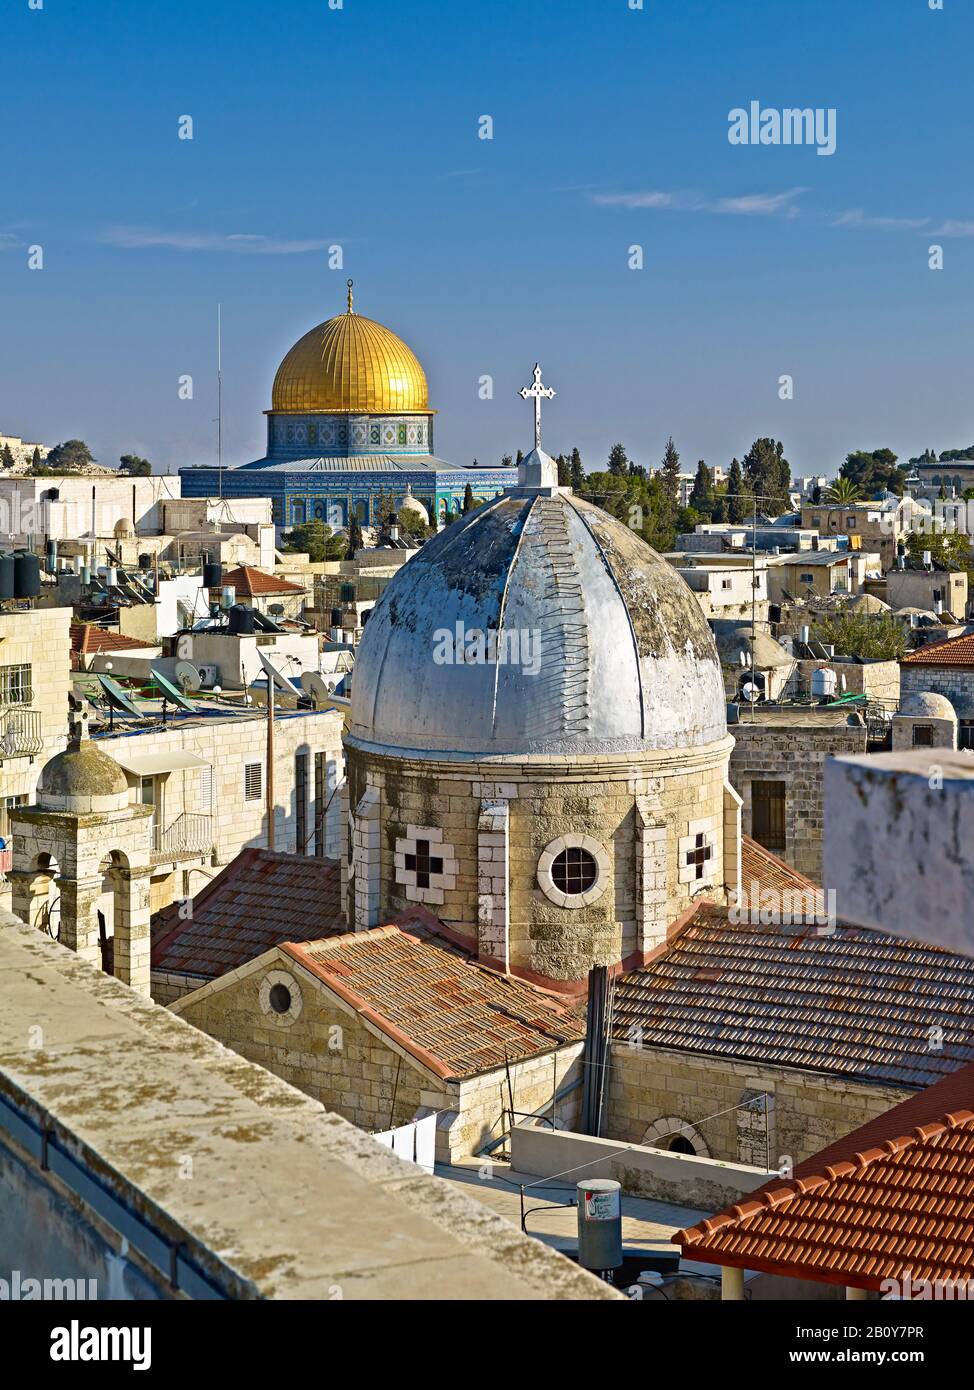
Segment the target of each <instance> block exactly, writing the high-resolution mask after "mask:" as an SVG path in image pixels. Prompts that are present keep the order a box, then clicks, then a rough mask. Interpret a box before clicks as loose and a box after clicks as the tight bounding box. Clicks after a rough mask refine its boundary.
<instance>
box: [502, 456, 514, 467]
mask: <svg viewBox="0 0 974 1390" xmlns="http://www.w3.org/2000/svg"><path fill="white" fill-rule="evenodd" d="M513 464H514V460H513V459H512V458H511V456H510V454H505V455H504V457H503V458H502V459H501V468H511V467H512V466H513Z"/></svg>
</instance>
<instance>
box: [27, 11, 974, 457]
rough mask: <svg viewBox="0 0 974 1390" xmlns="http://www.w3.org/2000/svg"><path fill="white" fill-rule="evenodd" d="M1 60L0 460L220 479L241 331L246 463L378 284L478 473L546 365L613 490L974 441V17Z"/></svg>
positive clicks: (515, 23)
mask: <svg viewBox="0 0 974 1390" xmlns="http://www.w3.org/2000/svg"><path fill="white" fill-rule="evenodd" d="M0 51H2V52H3V53H4V54H5V57H6V61H5V63H4V83H3V104H4V108H5V118H4V121H3V123H2V127H0V168H2V170H3V179H2V188H3V196H2V198H0V432H7V433H14V434H20V435H23V436H24V437H27V438H32V439H34V438H39V439H41V440H44V441H46V442H56V441H57V440H59V439H62V438H68V437H72V436H79V437H81V438H84V439H87V440H88V442H89V443H90V444H91V445H92V447H93V449H94V451H95V453H96V455H97V456H98V457H99V459H100V460H102V461H103V462H106V463H114V462H115V461H116V460H117V456H118V455H119V454H120V453H122V452H136V453H141V454H144V455H146V456H147V457H149V458H151V459H152V460H153V461H154V463H155V464H156V466H157V468H162V469H173V468H176V467H178V466H179V465H180V464H183V463H201V462H209V461H211V460H213V459H214V458H215V450H216V427H215V424H214V423H213V420H214V416H215V415H216V393H215V368H214V356H215V319H216V304H217V302H218V301H222V304H223V318H224V375H225V390H224V409H225V429H224V440H225V458H226V460H227V461H228V462H239V463H242V462H246V461H247V460H249V459H251V458H254V457H257V456H259V455H260V454H261V453H262V452H263V431H264V421H263V416H262V414H261V411H262V410H263V409H265V408H266V407H267V406H268V405H269V404H270V386H271V381H272V378H273V374H274V370H275V368H276V366H277V363H278V361H279V360H280V358H281V357H282V356H283V355H284V353H285V352H286V350H287V349H288V347H289V346H290V345H291V343H292V342H293V341H294V340H295V339H297V338H298V337H299V336H300V335H301V334H302V333H303V332H305V331H306V330H307V329H308V328H309V327H311V326H312V325H313V324H314V323H317V322H319V321H320V320H322V319H324V318H328V317H330V316H331V315H332V314H333V313H337V312H339V311H340V310H341V309H342V308H343V305H344V288H343V287H344V281H345V279H346V277H347V276H349V275H351V276H353V277H354V279H355V282H356V308H357V309H358V310H360V311H361V312H362V313H364V314H367V315H369V316H370V317H374V318H377V319H378V320H380V321H381V322H383V323H386V324H388V325H389V326H390V327H391V328H393V329H394V330H395V331H397V332H398V333H400V334H401V335H402V336H403V337H404V338H405V339H406V341H407V342H408V343H409V344H410V345H411V346H412V347H413V349H414V350H415V351H416V352H417V354H418V355H419V357H420V359H421V361H422V362H423V364H424V366H425V368H426V371H427V375H428V377H429V382H430V393H431V401H432V404H433V405H434V406H436V407H437V408H438V409H439V411H440V414H439V416H438V420H437V435H436V445H437V452H438V453H439V454H440V455H441V456H443V457H446V458H449V459H454V460H457V461H459V462H469V461H471V460H472V459H473V458H474V457H476V458H478V459H479V460H480V461H481V462H486V461H493V460H497V459H499V458H500V456H501V455H502V454H503V453H504V452H508V451H513V450H514V449H516V448H517V447H518V446H519V445H520V446H522V447H525V448H527V447H529V446H530V442H531V438H530V435H531V416H530V409H529V407H528V406H526V405H524V404H523V403H522V402H520V401H519V400H518V399H517V398H516V396H515V394H514V393H515V391H516V389H517V388H518V387H519V386H521V385H523V384H525V383H526V382H528V381H529V380H530V372H531V367H532V365H533V363H534V361H535V359H536V358H539V359H540V360H541V363H542V366H543V369H544V375H545V379H546V381H547V382H549V384H551V385H553V386H554V387H555V388H556V390H557V391H558V396H557V398H556V400H555V401H554V402H553V403H552V404H551V405H550V406H549V407H548V408H547V410H546V425H545V446H546V447H547V448H548V449H549V450H550V451H551V452H553V453H557V452H559V451H561V450H563V449H569V448H571V447H572V446H573V445H576V444H577V445H578V447H579V448H580V449H581V450H582V455H583V458H584V460H585V463H586V466H587V467H588V468H589V469H592V468H595V467H599V466H601V465H602V463H603V461H604V458H605V455H606V453H607V452H608V449H609V447H610V445H611V444H613V443H614V442H615V441H616V440H621V441H622V442H623V443H624V444H625V445H626V446H627V448H628V450H629V452H630V455H631V456H632V457H634V458H636V459H637V460H638V461H640V462H642V463H647V464H654V463H656V462H657V461H658V459H659V456H660V455H661V453H662V449H663V445H664V443H665V440H666V437H667V435H669V434H670V433H672V434H673V436H674V437H675V439H676V442H677V446H678V448H679V449H680V452H681V455H682V457H683V459H684V462H685V464H686V466H688V467H690V466H692V465H693V463H694V462H695V461H696V459H698V458H701V457H703V458H706V459H707V461H708V462H709V463H711V464H723V465H726V464H727V463H728V462H729V460H730V458H731V456H732V455H733V454H735V453H736V454H738V455H740V454H741V453H742V452H744V451H745V450H746V449H747V447H748V445H749V444H750V442H751V440H752V439H753V438H754V437H755V436H756V435H759V434H773V435H775V436H777V437H780V438H781V439H783V440H784V442H785V446H786V454H787V456H788V457H789V459H790V461H791V463H792V466H793V470H794V471H796V472H818V471H825V472H832V471H834V469H835V468H836V466H837V465H838V463H839V462H840V461H841V459H842V457H844V455H845V453H846V452H847V451H848V450H849V449H853V448H876V447H880V446H889V447H891V448H893V449H894V450H895V451H896V452H897V453H899V454H900V455H901V456H902V457H907V456H908V455H910V454H915V453H917V452H919V450H920V449H921V448H922V447H924V446H925V445H927V444H930V445H933V446H934V447H936V448H938V449H942V448H949V447H955V446H960V445H966V444H969V443H971V442H972V441H974V405H972V392H971V385H970V375H971V334H970V317H971V316H970V309H969V306H970V299H971V291H972V288H974V185H972V180H971V178H970V172H971V169H972V144H974V121H972V119H971V115H970V105H971V102H970V55H971V53H972V52H974V6H972V5H971V4H970V3H968V0H944V8H943V10H942V11H931V10H930V9H929V5H928V0H785V2H783V0H644V7H643V9H642V10H635V11H633V10H630V9H629V0H530V3H529V2H528V0H498V2H497V3H489V0H477V2H476V3H463V4H460V3H456V0H454V3H451V4H449V5H448V4H447V3H445V0H437V2H436V3H434V0H344V3H343V7H342V9H340V10H331V9H329V8H328V2H327V0H260V3H258V2H257V0H195V3H187V0H166V2H165V3H163V0H151V3H150V2H149V0H140V3H139V4H134V3H132V2H131V0H44V7H43V9H42V10H39V11H37V10H31V9H29V7H28V0H7V3H6V4H5V5H4V7H3V12H2V15H0ZM752 100H757V101H760V102H761V104H762V106H764V107H778V108H781V107H823V108H829V107H834V108H835V109H836V112H837V126H836V130H837V147H836V152H835V154H834V155H832V156H831V157H822V156H819V155H817V154H816V151H815V149H814V148H809V147H782V146H754V147H751V146H747V147H737V146H732V145H731V144H730V143H729V142H728V139H727V132H728V113H729V112H730V111H731V109H732V108H735V107H739V106H744V107H746V106H747V105H748V103H749V102H750V101H752ZM186 114H189V115H191V116H192V118H193V122H194V139H193V140H192V141H181V140H179V139H177V123H178V119H179V117H180V116H182V115H186ZM484 114H489V115H490V116H492V118H493V122H494V138H493V140H490V141H485V140H481V139H478V118H479V117H480V116H481V115H484ZM336 242H337V243H340V244H341V245H342V246H343V248H344V269H343V270H341V271H336V270H330V269H329V268H328V261H327V251H326V249H325V248H327V247H328V246H329V245H331V244H332V243H336ZM934 243H936V244H940V245H942V246H943V248H944V258H945V264H944V269H943V270H942V271H931V270H930V269H928V247H929V246H930V245H931V244H934ZM633 244H639V245H641V246H642V247H643V253H644V262H645V264H644V269H643V270H641V271H633V270H630V269H629V268H628V265H627V258H628V248H629V247H630V246H631V245H633ZM29 245H41V246H43V249H44V269H43V270H42V271H30V270H28V269H27V249H26V248H27V247H28V246H29ZM185 373H189V374H191V375H192V376H193V378H194V383H195V390H194V399H193V400H192V401H180V400H179V399H178V396H177V386H178V379H179V377H180V376H181V375H182V374H185ZM487 373H489V374H490V375H492V376H493V378H494V386H495V392H494V399H493V400H491V401H482V400H480V399H479V398H478V380H479V378H480V377H481V375H483V374H487ZM783 374H789V375H791V376H793V378H794V394H795V398H794V400H792V401H781V400H780V399H779V397H778V378H779V376H781V375H783Z"/></svg>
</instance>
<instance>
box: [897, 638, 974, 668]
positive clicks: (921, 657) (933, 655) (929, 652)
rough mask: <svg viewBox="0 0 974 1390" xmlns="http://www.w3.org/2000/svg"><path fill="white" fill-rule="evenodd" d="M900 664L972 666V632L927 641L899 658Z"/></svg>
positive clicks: (973, 659) (973, 649)
mask: <svg viewBox="0 0 974 1390" xmlns="http://www.w3.org/2000/svg"><path fill="white" fill-rule="evenodd" d="M900 665H901V666H974V632H970V633H966V634H965V635H964V636H962V637H948V638H947V640H946V642H928V643H927V644H926V645H925V646H923V647H918V648H917V650H916V651H915V652H910V653H908V655H907V656H903V657H901V658H900Z"/></svg>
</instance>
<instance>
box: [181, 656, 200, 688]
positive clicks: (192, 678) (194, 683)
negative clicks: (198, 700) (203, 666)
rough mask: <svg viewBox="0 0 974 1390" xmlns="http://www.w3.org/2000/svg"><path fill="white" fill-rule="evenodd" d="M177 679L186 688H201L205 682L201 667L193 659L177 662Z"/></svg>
mask: <svg viewBox="0 0 974 1390" xmlns="http://www.w3.org/2000/svg"><path fill="white" fill-rule="evenodd" d="M176 679H177V680H178V681H179V684H180V685H181V686H182V687H183V689H184V690H199V688H200V687H201V686H202V684H203V677H202V676H201V675H200V673H199V669H198V668H197V667H196V666H194V665H193V663H192V662H191V661H177V662H176Z"/></svg>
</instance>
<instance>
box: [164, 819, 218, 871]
mask: <svg viewBox="0 0 974 1390" xmlns="http://www.w3.org/2000/svg"><path fill="white" fill-rule="evenodd" d="M212 848H213V817H212V816H208V815H200V814H198V813H196V812H193V811H184V812H183V813H182V815H179V816H177V817H176V819H175V820H174V821H173V822H172V823H171V824H170V825H167V826H162V825H155V824H154V825H153V827H152V859H153V862H154V863H157V864H158V863H164V862H165V861H166V860H170V859H172V860H176V859H197V858H199V856H200V855H202V854H209V852H210V850H211V849H212Z"/></svg>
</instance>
